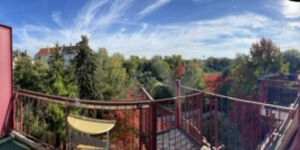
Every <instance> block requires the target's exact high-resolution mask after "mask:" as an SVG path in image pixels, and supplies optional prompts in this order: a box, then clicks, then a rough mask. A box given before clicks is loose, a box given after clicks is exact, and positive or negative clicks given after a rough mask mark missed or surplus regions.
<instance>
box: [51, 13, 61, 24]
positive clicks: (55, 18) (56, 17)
mask: <svg viewBox="0 0 300 150" xmlns="http://www.w3.org/2000/svg"><path fill="white" fill-rule="evenodd" d="M51 17H52V19H53V21H54V22H56V23H57V24H58V25H59V26H62V22H61V13H60V11H53V12H52V14H51Z"/></svg>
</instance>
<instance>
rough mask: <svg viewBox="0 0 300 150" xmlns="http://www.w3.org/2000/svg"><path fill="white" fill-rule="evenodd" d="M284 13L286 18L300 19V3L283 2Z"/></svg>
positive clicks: (285, 0)
mask: <svg viewBox="0 0 300 150" xmlns="http://www.w3.org/2000/svg"><path fill="white" fill-rule="evenodd" d="M282 13H283V15H284V16H285V17H286V18H299V17H300V3H299V2H292V1H289V0H282Z"/></svg>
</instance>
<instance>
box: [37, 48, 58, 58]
mask: <svg viewBox="0 0 300 150" xmlns="http://www.w3.org/2000/svg"><path fill="white" fill-rule="evenodd" d="M56 51H58V48H57V47H48V48H41V49H40V50H39V52H38V53H37V54H36V56H49V55H53V54H54V53H56Z"/></svg>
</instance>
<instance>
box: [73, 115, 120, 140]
mask: <svg viewBox="0 0 300 150" xmlns="http://www.w3.org/2000/svg"><path fill="white" fill-rule="evenodd" d="M68 124H69V125H70V126H71V127H72V128H74V129H75V130H77V131H79V132H82V133H86V134H90V135H98V134H102V133H105V132H108V131H110V130H111V129H112V128H113V127H114V126H115V124H116V121H113V120H100V119H92V118H87V117H82V116H73V115H70V116H68Z"/></svg>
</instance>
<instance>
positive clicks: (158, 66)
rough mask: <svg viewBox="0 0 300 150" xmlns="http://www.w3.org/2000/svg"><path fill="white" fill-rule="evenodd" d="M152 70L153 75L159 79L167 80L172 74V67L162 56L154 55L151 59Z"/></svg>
mask: <svg viewBox="0 0 300 150" xmlns="http://www.w3.org/2000/svg"><path fill="white" fill-rule="evenodd" d="M150 70H151V72H152V75H153V76H154V77H155V78H156V79H157V80H159V81H161V82H164V81H166V80H167V79H168V78H169V77H170V75H171V69H170V66H169V64H168V63H167V62H165V61H164V60H163V59H162V58H161V57H159V56H154V57H153V58H152V60H151V65H150Z"/></svg>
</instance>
